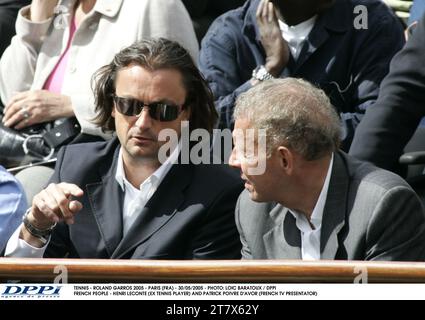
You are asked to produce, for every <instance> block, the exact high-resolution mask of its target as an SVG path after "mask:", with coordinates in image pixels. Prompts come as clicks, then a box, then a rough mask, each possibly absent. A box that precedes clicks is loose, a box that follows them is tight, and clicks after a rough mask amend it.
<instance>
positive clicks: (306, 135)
mask: <svg viewBox="0 0 425 320" xmlns="http://www.w3.org/2000/svg"><path fill="white" fill-rule="evenodd" d="M234 118H235V120H238V119H246V120H248V121H249V123H250V124H251V125H252V126H253V127H254V128H255V129H265V130H266V133H267V155H268V156H270V155H271V153H272V151H273V149H275V148H276V147H277V146H279V145H285V146H286V147H288V148H289V149H292V150H294V151H296V152H297V153H299V154H300V155H301V156H302V157H303V158H304V159H305V160H307V161H311V160H317V159H320V158H322V157H323V156H325V155H326V154H329V153H330V152H332V151H336V150H337V149H338V148H339V143H340V137H341V122H340V119H339V117H338V114H337V113H336V111H335V109H334V107H333V106H332V104H331V102H330V100H329V98H328V97H327V96H326V94H325V93H324V92H323V91H322V90H320V89H318V88H316V87H314V86H313V85H311V84H310V83H308V82H307V81H304V80H301V79H294V78H286V79H273V80H268V81H264V82H263V83H261V84H259V85H257V86H255V87H253V88H252V89H250V90H248V91H247V92H245V93H243V94H241V95H240V96H239V98H238V99H237V101H236V108H235V111H234Z"/></svg>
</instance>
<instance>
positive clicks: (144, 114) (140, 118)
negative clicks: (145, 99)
mask: <svg viewBox="0 0 425 320" xmlns="http://www.w3.org/2000/svg"><path fill="white" fill-rule="evenodd" d="M136 126H137V127H139V128H150V127H151V126H152V118H151V116H150V115H149V107H146V106H145V107H143V109H142V111H140V113H139V114H138V115H137V120H136Z"/></svg>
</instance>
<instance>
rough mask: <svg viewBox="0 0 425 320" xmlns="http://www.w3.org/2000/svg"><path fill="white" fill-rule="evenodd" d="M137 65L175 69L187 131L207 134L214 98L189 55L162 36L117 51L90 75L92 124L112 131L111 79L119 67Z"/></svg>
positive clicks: (212, 121)
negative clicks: (187, 113)
mask: <svg viewBox="0 0 425 320" xmlns="http://www.w3.org/2000/svg"><path fill="white" fill-rule="evenodd" d="M130 64H137V65H140V66H141V67H143V68H146V69H148V70H152V71H153V70H159V69H175V70H178V71H179V72H180V73H181V75H182V78H183V85H184V87H185V89H186V92H187V96H186V101H185V106H186V107H188V108H190V119H189V126H190V130H191V131H192V130H195V129H206V130H208V131H209V132H210V133H211V132H212V129H213V128H214V125H215V123H216V121H217V117H218V116H217V111H216V110H215V106H214V98H213V94H212V92H211V89H210V88H209V86H208V84H207V82H206V81H205V79H204V78H203V76H202V75H201V73H200V72H199V70H198V68H197V67H196V65H195V63H194V62H193V60H192V58H191V56H190V54H189V53H188V52H187V51H186V49H184V48H183V47H182V46H180V45H179V44H178V43H177V42H175V41H171V40H167V39H164V38H158V39H147V40H142V41H139V42H136V43H134V44H133V45H131V46H129V47H127V48H125V49H123V50H121V51H120V52H119V53H118V54H117V55H116V56H115V57H114V59H113V60H112V62H111V63H110V64H108V65H106V66H103V67H102V68H100V69H99V70H98V71H97V72H96V73H95V74H94V76H93V78H92V88H93V92H94V96H95V110H96V113H97V115H96V117H95V118H94V121H93V122H94V123H95V124H96V125H98V126H100V127H101V128H102V129H103V130H111V131H113V130H115V122H114V118H113V117H112V110H113V107H114V101H113V95H114V94H115V80H116V77H117V73H118V71H119V70H121V69H123V68H125V67H127V66H129V65H130Z"/></svg>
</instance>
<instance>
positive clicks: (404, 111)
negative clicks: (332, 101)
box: [350, 17, 425, 172]
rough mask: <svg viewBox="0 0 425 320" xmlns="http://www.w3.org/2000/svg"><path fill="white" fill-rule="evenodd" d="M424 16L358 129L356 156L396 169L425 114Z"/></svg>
mask: <svg viewBox="0 0 425 320" xmlns="http://www.w3.org/2000/svg"><path fill="white" fill-rule="evenodd" d="M424 39H425V17H422V19H421V20H420V21H419V23H418V26H417V28H416V29H415V32H414V33H413V34H412V36H411V37H410V39H409V41H408V42H407V44H406V46H405V47H404V48H403V50H401V51H400V53H398V54H397V55H396V56H395V57H394V59H393V61H392V62H391V67H390V73H389V74H388V76H387V77H386V78H385V80H384V81H383V82H382V86H381V92H380V94H379V98H378V100H377V102H376V104H375V105H374V107H373V108H371V109H370V110H368V111H367V112H366V115H365V117H364V119H363V121H362V123H361V124H360V126H359V127H358V129H357V132H356V135H355V137H354V140H353V145H352V146H351V149H350V154H351V155H352V156H354V157H356V158H359V159H362V160H366V161H370V162H372V163H373V164H375V165H377V166H379V167H381V168H384V169H387V170H392V171H395V172H400V167H399V165H398V159H399V158H400V156H401V154H402V153H403V149H404V147H405V146H406V144H407V142H408V141H409V140H410V138H411V137H412V135H413V133H414V132H415V130H416V128H417V127H418V124H419V123H420V121H421V119H422V117H425V65H424V63H423V57H424V55H425V40H424Z"/></svg>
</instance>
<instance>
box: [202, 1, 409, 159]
mask: <svg viewBox="0 0 425 320" xmlns="http://www.w3.org/2000/svg"><path fill="white" fill-rule="evenodd" d="M259 2H260V0H249V1H246V3H245V4H244V5H243V6H242V7H240V8H238V9H236V10H232V11H229V12H227V13H225V14H223V15H222V16H220V17H219V18H218V19H217V20H216V21H214V23H213V24H212V25H211V27H210V29H209V30H208V33H207V34H206V36H205V37H204V39H203V41H202V45H201V51H200V60H199V67H200V69H201V71H202V73H203V74H204V76H205V78H206V79H207V81H208V83H209V85H210V86H211V89H212V91H213V93H214V96H215V99H216V106H217V109H218V111H219V114H220V127H222V128H230V127H232V125H233V109H234V105H235V100H236V98H237V97H238V96H239V95H240V94H241V93H242V92H245V91H247V90H248V89H249V88H250V87H251V84H250V79H251V77H252V70H254V69H255V68H256V67H257V66H259V65H262V64H265V58H266V55H265V52H264V49H263V47H262V45H261V41H260V34H259V30H258V26H257V23H256V17H255V14H256V10H257V7H258V4H259ZM359 5H364V6H366V8H367V10H368V28H367V29H360V30H357V29H356V28H355V27H354V23H353V22H354V21H355V20H356V18H357V17H358V16H357V15H356V14H355V12H356V11H355V8H356V6H359ZM403 44H404V37H403V30H402V27H401V24H400V23H399V21H398V19H397V17H395V16H394V14H393V13H392V12H390V9H389V8H388V7H387V6H386V5H385V4H384V3H382V1H380V0H337V1H335V4H334V6H333V7H332V8H330V9H328V10H327V11H326V12H324V13H323V14H321V15H320V16H319V17H318V19H317V21H316V24H315V26H314V28H313V30H312V31H311V32H310V34H309V36H308V37H307V39H306V42H305V43H304V45H303V47H302V49H301V51H300V55H299V57H298V59H297V60H296V61H295V60H294V59H293V58H292V57H291V59H290V61H289V63H288V65H287V67H286V68H285V69H284V70H283V72H282V74H281V75H280V77H281V78H284V77H288V76H289V77H296V78H304V79H306V80H308V81H310V82H312V83H313V84H315V85H317V86H319V87H320V88H322V89H323V90H324V91H325V92H326V93H327V94H328V96H329V97H330V99H331V101H332V104H333V105H334V106H335V108H336V110H337V111H338V113H339V114H341V117H342V119H343V124H344V126H345V131H344V133H345V136H344V141H343V149H344V150H347V151H348V148H349V145H350V143H351V140H352V138H353V135H354V129H355V128H356V127H357V125H358V123H359V122H360V120H361V118H362V116H363V114H364V112H365V110H366V109H367V108H368V107H369V106H370V105H371V104H373V103H374V102H375V100H376V98H377V97H378V93H379V86H380V84H381V81H382V79H383V78H384V77H385V75H386V74H387V73H388V70H389V64H390V61H391V59H392V57H393V56H394V54H395V53H396V52H398V51H399V50H400V49H401V48H402V46H403Z"/></svg>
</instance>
